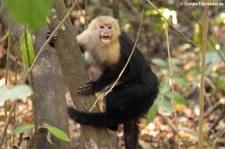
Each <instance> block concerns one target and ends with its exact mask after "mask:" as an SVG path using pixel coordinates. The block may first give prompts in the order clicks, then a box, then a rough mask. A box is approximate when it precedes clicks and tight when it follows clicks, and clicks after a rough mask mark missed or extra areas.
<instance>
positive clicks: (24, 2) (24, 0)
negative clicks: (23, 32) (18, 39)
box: [5, 0, 52, 29]
mask: <svg viewBox="0 0 225 149" xmlns="http://www.w3.org/2000/svg"><path fill="white" fill-rule="evenodd" d="M5 3H6V6H7V8H8V10H9V12H10V13H11V15H12V16H13V17H14V18H15V20H16V21H18V22H19V23H22V24H23V25H25V26H26V27H28V28H29V29H37V28H40V27H41V26H43V25H44V23H45V22H46V18H47V16H48V14H49V12H50V10H51V8H52V0H5Z"/></svg>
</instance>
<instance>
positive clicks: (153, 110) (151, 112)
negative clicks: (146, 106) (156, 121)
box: [146, 102, 158, 123]
mask: <svg viewBox="0 0 225 149" xmlns="http://www.w3.org/2000/svg"><path fill="white" fill-rule="evenodd" d="M157 110H158V105H157V104H156V103H155V102H154V103H153V105H152V106H151V108H150V110H149V111H148V114H147V120H146V121H147V123H150V122H151V121H152V120H153V118H154V117H155V114H156V113H157Z"/></svg>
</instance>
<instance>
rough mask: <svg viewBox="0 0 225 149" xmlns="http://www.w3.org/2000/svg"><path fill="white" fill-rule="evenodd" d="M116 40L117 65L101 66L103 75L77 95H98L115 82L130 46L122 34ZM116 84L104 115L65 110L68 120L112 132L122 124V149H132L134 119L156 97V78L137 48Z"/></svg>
mask: <svg viewBox="0 0 225 149" xmlns="http://www.w3.org/2000/svg"><path fill="white" fill-rule="evenodd" d="M119 41H120V60H119V62H118V63H117V64H116V65H113V66H105V69H104V71H103V74H102V75H101V76H100V78H99V79H98V80H97V81H95V82H93V81H91V82H89V83H87V84H86V85H85V86H82V87H80V88H79V90H78V92H79V93H80V94H84V95H87V94H92V93H94V92H98V91H100V90H101V89H103V88H104V87H106V86H107V85H109V84H111V83H113V82H114V81H115V80H116V78H117V77H118V75H119V73H120V72H121V70H122V69H123V67H124V65H125V63H126V61H127V59H128V57H129V55H130V53H131V51H132V48H133V45H134V44H133V42H132V41H131V40H130V39H129V37H128V36H127V35H126V33H125V32H122V33H121V35H120V36H119ZM90 44H91V43H90ZM120 82H122V83H121V84H119V85H117V86H115V87H114V88H113V90H112V91H111V92H110V93H109V94H108V95H107V96H106V97H105V98H104V102H105V105H106V111H105V112H99V113H85V112H81V111H77V110H75V109H74V108H72V107H69V108H68V113H69V116H70V117H71V118H72V119H74V120H75V121H76V122H78V123H81V124H87V125H92V126H96V127H107V128H110V129H113V130H117V128H118V124H123V125H124V136H125V146H126V149H136V148H137V144H138V134H139V131H138V120H139V118H141V117H143V116H144V114H146V113H147V112H148V110H149V108H150V107H151V105H152V104H153V102H154V100H155V98H156V96H157V94H158V79H157V77H156V75H155V74H154V73H153V72H152V71H151V68H150V66H149V64H148V62H147V61H146V60H145V58H144V56H143V55H142V54H141V52H140V51H139V50H138V49H137V48H136V49H135V52H134V54H133V56H132V58H131V60H130V62H129V64H128V67H127V68H126V71H125V72H124V74H123V75H122V78H121V79H120Z"/></svg>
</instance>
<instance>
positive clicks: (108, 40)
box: [100, 35, 112, 45]
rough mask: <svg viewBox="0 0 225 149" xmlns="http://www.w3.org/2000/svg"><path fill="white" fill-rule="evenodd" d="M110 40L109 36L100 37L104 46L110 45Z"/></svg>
mask: <svg viewBox="0 0 225 149" xmlns="http://www.w3.org/2000/svg"><path fill="white" fill-rule="evenodd" d="M111 38H112V36H111V35H100V40H101V42H102V43H103V44H105V45H107V44H110V41H111Z"/></svg>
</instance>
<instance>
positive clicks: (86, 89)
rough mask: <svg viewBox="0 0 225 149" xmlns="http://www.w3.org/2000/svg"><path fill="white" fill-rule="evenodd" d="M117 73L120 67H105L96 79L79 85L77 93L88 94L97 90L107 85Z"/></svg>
mask: <svg viewBox="0 0 225 149" xmlns="http://www.w3.org/2000/svg"><path fill="white" fill-rule="evenodd" d="M119 73H120V69H115V70H112V69H106V70H105V71H104V72H103V73H102V75H101V76H100V78H99V79H98V80H96V81H88V82H87V83H86V84H85V85H84V86H81V87H80V88H79V89H78V93H80V94H83V95H89V94H93V93H95V92H98V91H100V90H102V89H103V88H104V87H106V86H107V85H109V84H111V83H112V82H113V81H115V80H116V78H117V77H118V75H119Z"/></svg>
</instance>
